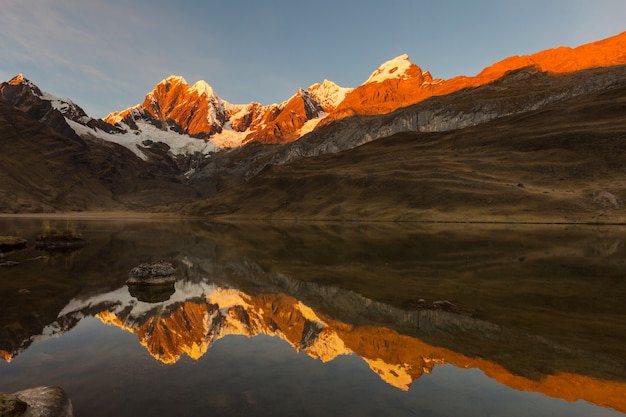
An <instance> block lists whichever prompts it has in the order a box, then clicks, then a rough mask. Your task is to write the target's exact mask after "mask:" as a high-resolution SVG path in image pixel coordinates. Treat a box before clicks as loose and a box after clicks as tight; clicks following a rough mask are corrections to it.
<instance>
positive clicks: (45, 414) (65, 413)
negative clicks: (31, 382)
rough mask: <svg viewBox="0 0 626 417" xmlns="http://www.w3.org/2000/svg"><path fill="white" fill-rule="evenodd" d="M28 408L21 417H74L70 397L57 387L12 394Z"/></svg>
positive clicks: (32, 389) (31, 389) (39, 388)
mask: <svg viewBox="0 0 626 417" xmlns="http://www.w3.org/2000/svg"><path fill="white" fill-rule="evenodd" d="M13 395H14V396H15V397H17V398H18V399H19V400H21V401H23V402H25V403H26V404H27V405H28V407H27V408H26V412H25V413H24V414H18V415H21V416H23V417H74V409H73V407H72V401H71V400H70V397H68V395H67V394H66V393H65V391H64V390H63V389H62V388H59V387H37V388H30V389H26V390H23V391H19V392H16V393H15V394H13Z"/></svg>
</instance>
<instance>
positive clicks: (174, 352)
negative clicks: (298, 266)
mask: <svg viewBox="0 0 626 417" xmlns="http://www.w3.org/2000/svg"><path fill="white" fill-rule="evenodd" d="M371 307H373V308H374V310H377V309H378V310H379V309H381V308H382V307H383V306H380V305H377V303H372V304H371ZM115 310H116V311H117V312H112V311H109V310H104V311H102V312H101V313H98V314H97V317H99V318H100V319H101V320H102V321H103V322H105V323H107V324H113V325H116V326H119V327H121V328H124V329H126V330H128V331H131V332H133V333H135V334H136V335H137V337H138V339H139V341H140V343H141V344H142V345H143V346H145V347H146V349H147V350H148V351H149V352H150V354H151V355H152V356H154V357H155V358H156V359H158V360H160V361H162V362H164V363H170V364H171V363H174V362H176V361H177V360H179V359H180V357H181V356H182V355H187V356H189V357H191V358H193V359H198V358H200V357H201V356H202V355H204V354H205V353H206V351H207V349H208V348H210V346H211V345H212V344H213V343H215V341H217V340H219V339H221V338H223V337H225V336H229V335H243V336H247V337H254V336H257V335H260V334H264V335H270V336H276V337H280V338H281V339H283V340H285V341H286V342H287V343H289V344H290V345H291V346H293V348H294V349H295V350H297V351H304V352H306V353H307V354H308V355H309V356H311V357H313V358H318V359H320V360H322V361H324V362H327V361H331V360H333V359H335V358H336V357H338V356H340V355H349V354H356V355H358V356H360V357H361V358H363V360H364V361H365V362H366V363H367V364H368V365H369V367H370V368H371V369H372V371H373V372H375V373H376V374H377V375H378V376H379V377H380V378H381V379H382V380H384V381H385V382H387V383H388V384H390V385H393V386H395V387H397V388H399V389H402V390H408V389H409V387H410V385H411V383H412V382H413V381H415V380H416V379H418V378H420V377H421V376H422V375H423V374H424V373H430V372H431V371H432V370H433V368H434V367H435V366H436V365H438V364H445V363H449V364H453V365H455V366H457V367H461V368H478V369H481V370H482V371H483V372H485V374H487V375H488V376H489V377H491V378H493V379H495V380H497V381H498V382H500V383H502V384H506V385H508V386H510V387H512V388H514V389H518V390H525V391H534V392H539V393H543V394H545V395H548V396H551V397H556V398H562V399H565V400H568V401H575V400H578V399H584V400H586V401H590V402H592V403H595V404H598V405H602V406H607V407H611V408H614V409H617V410H620V411H626V399H625V398H624V397H623V393H624V392H626V383H619V382H610V381H603V380H600V379H595V378H590V377H585V376H581V375H576V374H571V373H556V374H552V375H544V376H543V377H541V378H539V379H532V378H527V377H523V376H520V375H515V374H512V373H511V372H510V371H508V370H506V369H505V368H503V367H502V366H500V365H498V364H496V363H493V362H491V361H489V360H487V359H482V358H478V357H469V356H467V355H464V354H461V353H457V352H454V351H452V350H450V349H446V348H442V347H437V346H433V345H431V344H429V343H426V342H424V341H421V340H419V339H418V338H415V337H410V336H407V335H402V334H400V333H398V332H397V331H395V330H392V329H389V328H386V327H382V326H370V325H351V324H347V323H344V322H341V321H338V320H334V319H331V318H329V317H328V316H325V315H323V314H321V313H318V312H315V311H314V310H313V309H311V308H310V307H309V306H307V305H305V304H303V303H302V302H301V301H299V300H297V299H296V298H294V297H291V296H288V295H285V294H282V293H264V294H258V295H248V294H245V293H243V292H241V291H239V290H235V289H225V288H214V290H213V291H212V292H210V293H205V294H204V295H203V296H202V297H197V298H195V299H194V300H192V301H187V302H183V303H179V304H176V305H175V306H170V307H169V308H159V307H157V308H154V309H152V310H151V311H149V312H143V313H141V314H142V315H140V316H137V315H134V314H133V310H132V309H129V308H125V309H119V308H116V309H115ZM404 314H405V316H406V318H407V321H409V322H413V323H421V325H425V326H427V327H437V326H440V327H442V328H445V327H446V326H449V323H446V321H447V320H450V319H452V320H454V316H456V315H454V314H451V313H446V312H430V314H422V317H419V316H420V314H419V312H406V311H405V312H404ZM461 320H467V322H468V324H469V323H470V322H472V321H474V323H473V324H472V327H473V328H474V330H476V331H480V330H483V331H493V329H491V330H490V329H489V328H490V327H491V326H490V325H489V324H488V323H482V322H480V321H478V320H474V319H471V318H467V317H466V318H461ZM129 324H130V325H129ZM458 324H459V322H458V321H457V322H456V323H454V324H453V325H454V326H457V325H458Z"/></svg>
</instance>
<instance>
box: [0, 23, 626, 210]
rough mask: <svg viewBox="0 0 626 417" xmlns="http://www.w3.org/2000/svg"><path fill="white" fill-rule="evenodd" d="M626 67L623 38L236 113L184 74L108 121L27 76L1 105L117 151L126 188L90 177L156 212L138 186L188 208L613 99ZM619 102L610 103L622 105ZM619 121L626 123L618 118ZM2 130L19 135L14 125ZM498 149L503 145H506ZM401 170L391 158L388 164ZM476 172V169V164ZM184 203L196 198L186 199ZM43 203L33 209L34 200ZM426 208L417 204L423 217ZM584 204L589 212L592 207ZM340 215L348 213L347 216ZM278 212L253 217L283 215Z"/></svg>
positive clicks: (327, 89) (94, 149) (378, 80)
mask: <svg viewBox="0 0 626 417" xmlns="http://www.w3.org/2000/svg"><path fill="white" fill-rule="evenodd" d="M625 63H626V32H624V33H622V34H620V35H617V36H614V37H612V38H608V39H605V40H602V41H598V42H593V43H590V44H587V45H582V46H579V47H577V48H565V47H561V48H556V49H550V50H546V51H542V52H540V53H537V54H533V55H528V56H522V57H511V58H507V59H505V60H503V61H501V62H498V63H496V64H494V65H492V66H490V67H488V68H486V69H485V70H483V71H482V72H481V73H479V74H478V75H476V76H459V77H455V78H452V79H449V80H442V79H435V78H433V77H432V75H431V74H430V73H429V72H428V71H424V70H422V69H421V68H420V67H418V66H417V65H415V64H413V63H412V62H411V61H410V59H409V57H408V56H407V55H401V56H399V57H397V58H394V59H392V60H390V61H388V62H385V63H383V64H382V65H381V66H380V67H379V68H378V69H377V70H375V71H374V72H373V73H372V74H371V76H370V77H369V78H368V79H367V80H366V81H365V82H364V83H363V84H361V85H360V86H358V87H356V88H353V89H351V88H343V87H339V86H337V85H336V84H334V83H332V82H331V81H328V80H325V81H324V82H323V83H321V84H313V85H311V86H310V87H309V88H307V89H300V90H298V91H297V92H296V93H295V94H294V95H293V96H292V97H291V98H289V99H288V100H286V101H284V102H282V103H280V104H271V105H263V104H260V103H254V102H253V103H247V104H231V103H229V102H228V101H226V100H224V99H223V98H221V97H220V96H219V95H218V94H217V93H216V91H215V90H214V89H213V88H212V87H211V86H210V85H209V84H208V83H206V82H204V81H198V82H196V83H194V84H193V85H189V84H187V82H186V81H185V79H184V78H183V77H180V76H170V77H168V78H166V79H164V80H163V81H161V82H159V83H158V84H157V85H156V86H155V87H154V89H153V90H152V91H150V92H149V93H148V94H147V95H146V96H145V98H144V100H143V103H142V104H138V105H136V106H133V107H131V108H128V109H126V110H123V111H120V112H113V113H111V114H109V116H107V117H106V118H105V119H104V120H98V119H93V118H91V117H89V116H88V115H87V114H85V112H84V111H83V110H82V109H81V108H80V107H79V106H77V105H76V104H75V103H73V102H72V101H71V100H69V99H60V98H57V97H54V96H52V95H50V94H48V93H45V92H42V91H41V90H40V89H39V88H38V87H37V86H36V85H35V84H33V83H32V82H30V81H29V80H27V79H26V78H25V77H23V76H22V75H18V76H16V77H14V78H13V79H12V80H10V81H9V82H5V83H2V84H1V85H0V102H1V103H4V104H5V105H6V106H7V107H5V108H4V110H6V111H9V109H13V110H17V111H20V112H22V113H24V114H26V115H27V116H28V117H29V119H24V120H32V121H33V122H36V123H39V124H43V125H45V126H47V127H49V128H51V129H53V130H54V131H55V132H56V133H57V134H58V135H59V136H62V137H64V138H66V139H70V140H72V141H74V142H75V143H84V145H85V146H86V148H85V149H86V152H87V154H88V157H86V159H89V157H91V156H93V155H98V158H103V157H104V158H105V159H106V154H107V152H110V150H111V149H113V150H114V152H113V154H114V155H116V156H115V157H114V158H113V159H112V160H111V161H108V162H106V164H111V165H113V166H115V167H116V168H115V169H116V170H117V171H116V172H118V173H119V175H118V178H120V180H119V181H118V180H116V181H115V182H114V185H112V184H111V179H110V177H107V176H106V175H105V176H101V175H100V174H99V173H98V172H96V173H94V174H93V175H95V177H94V180H95V181H97V182H98V183H100V184H102V186H103V187H104V188H106V189H108V190H109V191H111V190H113V191H111V192H113V194H114V195H115V197H114V198H115V199H119V198H121V197H120V196H121V195H125V196H126V197H125V198H124V199H122V200H123V201H122V200H119V202H120V204H121V205H122V206H123V207H129V206H132V207H143V208H147V207H150V206H156V205H160V206H161V207H162V208H163V205H162V204H160V203H159V202H158V196H159V194H158V192H157V193H149V194H151V196H150V197H149V198H147V197H146V196H145V195H144V196H142V197H139V198H138V199H137V201H140V203H139V204H138V205H135V202H133V203H130V201H133V200H134V198H133V197H132V193H133V192H134V191H133V190H134V189H135V188H136V189H137V190H145V188H144V186H143V185H142V186H137V184H139V183H144V184H145V181H146V180H150V181H156V182H157V183H158V186H157V187H156V189H169V190H170V191H172V190H173V188H174V189H176V190H177V191H176V192H174V194H171V195H176V196H177V197H176V198H181V199H184V200H187V201H188V200H190V199H194V198H196V197H206V196H210V195H214V194H216V193H219V192H221V191H223V190H226V189H230V188H232V187H234V186H237V185H240V184H244V183H249V182H250V181H251V180H253V179H254V178H255V177H256V176H257V175H258V174H259V173H262V172H264V170H267V169H268V168H272V167H277V166H279V165H284V164H289V163H292V162H294V161H297V160H300V159H302V158H307V157H314V156H321V155H325V154H332V153H337V152H343V151H347V150H351V149H353V148H355V147H357V146H360V145H363V144H365V143H367V142H371V141H374V140H379V139H381V138H386V137H389V136H392V135H394V134H396V133H404V132H413V133H415V132H451V131H454V130H456V129H464V128H468V127H472V126H478V125H481V124H485V123H487V122H490V121H492V120H496V119H502V118H505V117H510V116H513V115H521V114H524V113H528V112H531V111H538V110H540V109H542V108H550V106H558V103H561V102H563V103H564V102H566V101H567V102H568V103H570V105H572V106H576V103H575V102H573V101H571V100H579V101H580V102H581V103H582V102H586V101H587V100H591V101H593V100H596V99H599V100H600V96H599V95H601V94H602V93H603V92H606V93H607V94H612V92H614V91H617V89H619V88H620V86H621V85H622V83H623V72H624V70H623V66H621V65H623V64H625ZM593 97H595V98H593ZM568 100H569V101H568ZM616 100H618V98H614V99H613V101H611V102H609V103H608V104H609V105H615V104H617V101H616ZM617 114H618V116H616V117H619V111H618V113H617ZM11 117H13V116H11ZM519 120H520V122H519V123H520V124H519V125H516V129H517V130H518V131H519V132H521V133H520V134H524V132H523V131H524V129H525V128H526V127H527V126H526V127H525V125H524V122H523V121H522V119H519ZM589 123H592V122H591V121H590V122H589ZM603 123H604V122H603ZM618 125H619V123H618ZM607 126H608V122H607V124H602V125H601V126H600V125H598V129H600V130H601V129H607V128H608V127H607ZM5 128H7V129H11V127H10V126H8V125H5ZM25 128H26V127H25ZM566 128H567V126H566V125H563V126H561V129H566ZM37 129H39V128H37ZM588 129H591V125H589V127H588ZM420 137H421V136H420ZM417 138H418V137H416V139H417ZM494 140H495V141H496V142H495V143H496V146H498V143H499V142H498V141H497V140H496V139H494ZM505 142H506V141H505ZM118 145H119V146H118ZM12 146H14V145H12ZM391 147H395V144H394V145H389V148H391ZM107 149H108V150H109V151H107ZM127 151H130V154H129V152H127ZM357 153H358V152H357ZM131 154H132V155H131ZM394 157H395V156H394ZM416 157H417V156H416ZM439 157H441V155H439ZM394 163H395V161H388V164H389V165H390V166H393V165H394ZM499 164H502V163H501V162H499ZM13 166H14V164H13V165H9V164H7V165H6V168H5V172H6V173H7V175H10V176H13V177H18V176H19V175H18V174H17V173H16V172H18V171H19V169H18V168H17V167H13ZM281 169H282V168H280V169H278V170H276V171H274V172H279V171H280V170H281ZM468 169H470V171H477V170H476V169H475V167H473V166H470V167H468ZM10 170H17V171H15V172H13V171H11V172H9V171H10ZM322 170H323V168H322ZM505 171H507V170H505ZM511 171H512V170H511V169H509V170H508V171H507V172H511ZM102 172H109V171H108V170H104V171H102ZM48 174H49V173H47V174H46V175H44V177H47V175H48ZM116 175H117V174H116ZM266 175H268V174H266ZM565 179H567V177H564V180H565ZM122 183H124V184H125V185H124V186H122V185H120V184H122ZM20 184H21V182H20V181H16V182H15V183H13V185H12V187H15V190H18V189H20V193H21V194H22V195H27V194H28V190H27V189H26V188H24V187H22V186H21V185H20ZM59 184H60V183H56V185H54V186H53V187H52V190H53V191H52V194H62V193H63V192H64V190H63V189H61V190H59V189H58V186H59ZM256 184H257V185H256V186H264V184H263V183H261V184H259V183H256ZM484 185H485V184H481V186H484ZM488 185H489V187H492V186H493V184H488ZM476 186H478V185H476ZM172 187H173V188H172ZM593 187H595V188H594V190H595V189H596V188H597V190H596V191H597V192H600V193H601V195H603V196H605V197H606V198H605V199H608V200H607V201H609V203H610V204H609V205H611V206H614V207H618V206H620V204H621V203H620V201H622V199H623V197H622V196H621V194H620V193H619V192H618V193H615V192H613V191H611V190H608V189H606V186H605V184H593ZM611 187H613V186H611ZM120 190H122V192H120ZM598 190H599V191H598ZM507 191H508V190H507ZM596 191H594V192H596ZM605 192H607V193H609V194H606V193H605ZM141 193H143V191H141V192H139V194H141ZM166 194H168V195H170V194H169V192H168V193H166ZM270 194H271V195H274V193H270ZM184 195H187V196H188V197H186V198H183V197H182V196H184ZM610 196H613V197H610ZM276 197H277V198H281V197H280V196H276ZM38 198H39V197H33V198H32V199H30V200H31V201H32V202H34V203H36V202H37V201H38V200H37V199H38ZM126 198H127V199H128V200H126ZM227 200H228V202H227ZM486 200H489V199H486ZM47 201H48V202H47V203H46V204H45V205H44V206H45V208H42V209H44V210H59V209H62V208H67V207H68V206H66V205H63V204H60V203H58V204H57V203H55V202H54V199H53V200H50V199H48V200H47ZM90 201H95V200H94V199H90ZM212 201H213V202H205V203H202V204H200V205H198V206H195V207H191V208H190V209H189V210H188V212H189V213H192V212H193V213H196V214H201V215H207V214H208V215H216V214H219V213H231V214H232V213H234V212H235V211H239V212H241V213H243V212H246V210H243V211H241V210H240V208H239V206H240V204H239V203H234V200H232V199H231V198H230V197H227V196H226V195H224V196H222V197H221V199H220V200H219V201H220V202H219V203H218V202H217V200H212ZM289 201H291V198H287V199H283V200H281V204H283V203H285V202H287V203H289ZM581 201H582V200H581ZM171 202H172V200H168V203H166V204H165V205H166V206H170V207H171V208H170V209H174V207H176V209H178V208H180V204H175V205H171V204H170V203H171ZM9 204H10V202H7V203H6V204H5V205H9ZM11 204H12V203H11ZM285 204H286V203H285ZM13 206H14V204H12V207H13ZM35 206H37V204H30V203H29V204H27V205H25V206H23V207H24V208H23V210H35ZM44 206H41V207H44ZM271 206H272V204H270V205H269V206H267V205H265V206H264V207H266V208H269V207H271ZM329 206H333V204H329ZM27 207H28V208H27ZM72 207H74V206H72ZM76 207H78V206H76ZM80 207H81V208H82V209H86V208H93V207H98V204H96V203H93V204H91V203H89V204H87V203H85V204H81V205H80ZM201 207H204V209H202V208H201ZM217 207H220V209H216V208H217ZM294 207H295V206H292V208H291V209H290V210H292V209H293V208H294ZM419 207H420V206H419V205H416V207H415V209H418V208H419ZM568 207H570V206H568ZM576 207H578V208H583V207H586V210H587V209H589V210H591V209H592V208H593V207H594V206H593V204H592V205H589V204H583V205H578V206H576ZM38 209H39V208H37V210H38ZM18 210H21V209H18ZM272 210H274V208H272ZM338 210H339V211H338V212H337V213H339V214H341V216H343V214H342V213H343V212H342V210H343V208H339V209H338ZM278 211H282V209H281V210H278ZM331 211H332V209H328V210H326V209H325V208H324V207H323V206H322V205H319V207H318V211H317V212H316V213H317V214H316V215H321V214H320V213H326V215H330V212H331ZM366 211H367V210H366ZM272 213H273V214H272ZM272 213H264V214H263V213H257V214H255V216H257V215H258V216H261V217H267V216H270V217H271V216H274V215H278V213H274V211H272ZM380 214H381V213H379V214H378V215H380ZM309 215H310V213H309ZM334 216H335V215H333V216H331V217H334ZM341 216H340V217H341ZM357 217H358V216H357ZM559 218H560V216H559Z"/></svg>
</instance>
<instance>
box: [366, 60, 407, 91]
mask: <svg viewBox="0 0 626 417" xmlns="http://www.w3.org/2000/svg"><path fill="white" fill-rule="evenodd" d="M412 65H414V64H413V63H412V62H411V60H410V59H409V56H408V55H407V54H402V55H400V56H398V57H396V58H394V59H391V60H389V61H387V62H385V63H383V64H382V65H381V66H380V67H378V69H377V70H376V71H374V72H373V73H372V75H370V77H369V78H368V79H367V81H365V83H364V84H367V83H372V82H376V83H380V82H383V81H385V80H389V79H394V78H406V72H407V71H408V70H409V68H410V67H411V66H412Z"/></svg>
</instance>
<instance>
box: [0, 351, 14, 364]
mask: <svg viewBox="0 0 626 417" xmlns="http://www.w3.org/2000/svg"><path fill="white" fill-rule="evenodd" d="M0 358H2V359H4V361H5V362H11V361H12V360H13V355H11V353H10V352H7V351H6V350H0Z"/></svg>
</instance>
